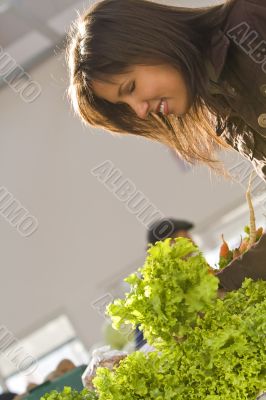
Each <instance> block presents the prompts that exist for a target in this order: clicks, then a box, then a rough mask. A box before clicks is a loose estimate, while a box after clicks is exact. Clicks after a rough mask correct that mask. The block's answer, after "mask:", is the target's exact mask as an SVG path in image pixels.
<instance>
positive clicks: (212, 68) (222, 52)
mask: <svg viewBox="0 0 266 400" xmlns="http://www.w3.org/2000/svg"><path fill="white" fill-rule="evenodd" d="M229 46H230V40H229V39H228V37H227V36H226V35H225V33H224V32H223V31H221V30H220V29H219V30H217V31H216V32H215V33H214V34H213V36H212V38H211V45H210V49H209V61H210V63H209V62H207V69H208V73H209V77H210V79H211V80H212V81H214V82H217V81H218V80H219V78H220V75H221V73H222V70H223V68H224V65H225V62H226V58H227V54H228V49H229ZM210 64H211V65H210Z"/></svg>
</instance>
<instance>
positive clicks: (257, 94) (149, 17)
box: [67, 0, 266, 180]
mask: <svg viewBox="0 0 266 400" xmlns="http://www.w3.org/2000/svg"><path fill="white" fill-rule="evenodd" d="M265 39H266V2H265V1H264V0H228V1H227V2H225V3H224V4H221V5H217V6H214V7H208V8H197V9H189V8H181V7H171V6H166V5H162V4H156V3H153V2H150V1H147V0H104V1H101V2H99V3H97V4H96V5H95V6H94V7H92V8H91V9H90V10H88V11H87V12H86V13H85V14H84V15H83V16H82V17H81V18H79V19H78V21H76V23H74V25H73V29H72V32H71V34H70V42H69V46H68V52H67V54H68V64H69V71H70V88H69V94H70V98H71V100H72V103H73V106H74V109H75V111H76V112H77V113H78V114H79V115H80V117H81V118H82V119H83V121H84V122H86V123H88V124H89V125H92V126H95V127H102V128H104V129H106V130H108V131H112V132H116V133H129V134H136V135H141V136H145V137H146V138H149V139H152V140H157V141H160V142H162V143H164V144H166V145H168V146H170V147H172V148H173V149H175V150H176V152H177V153H178V154H179V156H180V157H182V158H183V159H185V160H186V161H188V162H191V163H206V164H208V165H209V166H210V167H211V168H213V169H215V170H218V171H219V170H220V171H221V168H222V167H221V165H220V164H219V162H218V161H217V159H216V157H215V150H217V149H219V148H228V149H229V148H230V146H231V147H233V148H234V149H236V150H237V151H239V152H240V153H241V154H242V155H243V156H245V157H246V158H248V159H249V160H250V161H251V162H252V164H253V166H254V167H255V169H256V171H257V173H258V174H259V175H260V176H261V177H262V178H263V179H264V180H266V43H265Z"/></svg>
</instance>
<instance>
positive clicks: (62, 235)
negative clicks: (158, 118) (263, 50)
mask: <svg viewBox="0 0 266 400" xmlns="http://www.w3.org/2000/svg"><path fill="white" fill-rule="evenodd" d="M92 3H94V2H88V1H87V2H86V1H82V2H77V1H74V0H45V1H41V0H1V1H0V77H1V81H0V113H1V134H0V143H1V145H0V235H1V244H2V246H1V253H2V259H1V276H0V392H1V391H4V390H10V391H13V392H16V393H19V394H20V393H23V392H25V390H26V388H27V386H28V385H29V384H30V383H31V382H35V383H38V384H39V383H41V382H42V381H43V380H44V379H45V377H46V376H47V375H48V374H49V373H50V372H51V371H52V370H54V369H55V368H56V366H57V365H58V363H59V362H60V360H62V359H66V358H67V359H69V360H71V361H72V362H73V363H74V364H75V365H76V366H78V365H82V364H86V363H87V362H88V358H89V355H90V352H91V351H92V349H93V348H95V346H98V345H101V344H105V343H108V342H110V341H112V340H113V339H110V337H111V336H112V332H111V331H110V330H108V329H109V328H107V326H108V321H107V320H106V317H105V316H104V308H105V306H106V304H108V303H109V302H110V301H111V300H112V298H113V297H115V296H117V295H120V294H121V293H122V292H123V290H124V288H125V286H123V283H122V282H123V278H124V277H125V276H127V275H128V274H129V273H130V272H133V271H135V270H136V269H137V268H138V267H140V266H142V265H143V262H144V260H145V255H146V254H145V252H146V246H147V229H148V220H149V218H150V217H151V214H150V215H149V213H154V212H157V214H158V215H160V216H165V217H174V218H177V219H182V220H188V221H191V222H192V223H193V224H194V228H193V229H192V231H191V233H192V235H193V238H194V240H195V242H196V243H197V244H198V245H199V246H200V248H201V249H202V251H203V252H204V254H205V256H206V257H207V259H208V261H209V263H210V264H211V265H213V266H215V263H216V262H217V260H218V247H219V245H220V241H221V237H220V235H221V233H224V235H225V237H226V239H227V240H228V241H229V243H235V242H237V241H239V239H240V236H239V235H240V233H241V232H242V230H243V227H244V226H245V225H246V224H247V223H248V210H247V207H246V201H245V190H246V187H247V180H248V179H247V176H249V173H248V171H250V165H249V164H248V163H247V162H245V161H243V160H242V159H241V158H239V156H238V154H237V153H235V152H229V153H227V154H226V155H225V154H221V155H220V156H221V158H222V159H223V160H224V162H225V164H226V166H227V168H228V169H229V170H230V171H231V172H232V173H233V175H234V176H235V179H233V180H231V181H230V180H224V179H222V178H219V177H217V176H215V175H214V174H210V172H209V171H208V170H207V169H206V168H204V167H202V168H191V167H190V166H188V165H185V164H184V163H183V162H182V161H180V160H179V159H178V158H177V156H176V155H175V154H173V153H172V152H171V151H170V150H169V149H167V148H165V147H163V146H162V145H160V144H157V143H152V142H149V141H147V140H145V139H143V138H136V137H123V138H122V137H119V138H118V137H117V138H115V137H114V136H112V135H109V134H108V133H107V132H104V131H101V130H99V129H92V128H88V127H85V126H83V125H82V124H81V122H80V121H79V120H78V119H77V118H76V117H75V116H74V115H73V111H72V110H71V107H70V104H69V101H68V98H67V87H68V75H67V68H66V64H65V53H64V48H65V39H66V33H67V31H68V29H69V25H70V23H71V21H72V20H73V19H75V18H76V15H77V12H78V11H79V12H82V11H83V10H84V9H86V8H87V7H88V6H89V5H90V4H92ZM164 3H166V4H172V5H182V6H192V7H193V6H196V5H197V6H201V5H202V6H203V5H208V4H215V3H219V2H217V1H216V2H214V1H199V0H194V1H193V0H191V1H188V0H183V1H181V0H180V1H177V0H172V1H164ZM100 166H108V168H109V170H108V171H109V173H111V172H115V173H117V174H118V175H116V176H118V177H119V182H120V183H121V184H122V183H123V182H125V181H127V182H130V183H131V186H132V184H133V185H134V187H135V188H136V191H138V192H139V193H141V195H142V198H143V199H145V201H146V206H147V210H146V211H147V215H146V216H145V215H144V214H143V215H140V214H141V213H136V212H134V211H133V210H132V209H130V207H129V205H128V204H127V202H126V201H125V200H124V199H122V198H121V197H119V193H115V190H117V188H118V183H117V181H113V182H111V183H110V182H109V184H106V183H104V182H103V181H101V179H100V178H99V173H100V172H99V171H100V170H101V168H100ZM97 167H99V168H97ZM97 171H98V172H97ZM97 174H98V175H97ZM257 179H258V178H257ZM260 184H261V182H260V181H259V180H256V185H257V187H259V186H260ZM254 204H255V208H256V215H257V220H258V224H260V225H263V226H265V216H264V213H265V210H264V207H262V203H261V201H260V196H259V195H258V196H256V198H255V199H254ZM18 221H20V222H19V223H18ZM7 339H8V340H9V341H10V343H11V344H10V349H11V348H12V346H13V347H15V346H16V347H17V348H18V347H19V348H21V349H23V354H24V358H25V354H27V355H30V357H32V358H34V359H35V360H37V364H38V369H37V371H34V372H29V374H27V375H26V374H25V373H23V371H21V368H18V365H19V362H18V360H19V359H20V361H21V360H22V357H23V354H18V353H19V351H17V360H16V361H17V362H14V360H11V358H10V357H7V356H6V354H4V351H3V349H4V348H6V346H4V341H5V340H7ZM116 339H117V338H116ZM118 341H119V339H118ZM122 342H123V340H122ZM124 344H125V343H123V344H121V345H118V346H117V347H119V346H120V347H123V346H124Z"/></svg>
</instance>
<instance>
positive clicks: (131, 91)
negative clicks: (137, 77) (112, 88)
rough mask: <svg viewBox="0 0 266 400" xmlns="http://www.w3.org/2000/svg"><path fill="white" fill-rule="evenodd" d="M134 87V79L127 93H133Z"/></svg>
mask: <svg viewBox="0 0 266 400" xmlns="http://www.w3.org/2000/svg"><path fill="white" fill-rule="evenodd" d="M135 88H136V85H135V81H134V82H133V83H132V85H131V87H130V90H129V93H133V92H134V90H135Z"/></svg>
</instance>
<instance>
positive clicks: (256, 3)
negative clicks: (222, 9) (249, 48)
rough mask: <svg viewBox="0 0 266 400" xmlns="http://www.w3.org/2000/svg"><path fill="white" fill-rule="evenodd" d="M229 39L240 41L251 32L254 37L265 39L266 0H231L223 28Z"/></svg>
mask: <svg viewBox="0 0 266 400" xmlns="http://www.w3.org/2000/svg"><path fill="white" fill-rule="evenodd" d="M224 31H225V32H226V33H227V36H228V37H229V39H232V38H233V39H234V38H235V36H234V35H236V38H237V40H238V41H241V40H243V39H244V37H246V36H247V35H249V34H250V33H251V32H253V35H254V37H255V36H256V37H258V39H259V40H266V1H265V0H233V1H232V7H231V8H230V12H229V14H228V17H227V20H226V24H225V29H224Z"/></svg>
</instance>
